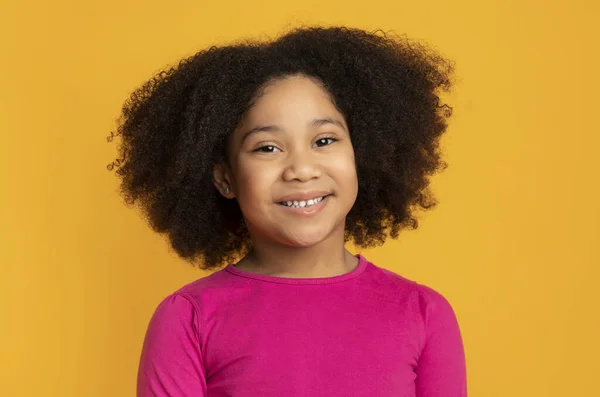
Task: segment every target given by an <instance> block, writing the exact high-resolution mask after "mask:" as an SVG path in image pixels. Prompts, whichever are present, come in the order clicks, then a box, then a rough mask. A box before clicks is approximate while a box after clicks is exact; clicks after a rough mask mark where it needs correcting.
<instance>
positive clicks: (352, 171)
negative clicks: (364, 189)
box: [328, 152, 358, 192]
mask: <svg viewBox="0 0 600 397" xmlns="http://www.w3.org/2000/svg"><path fill="white" fill-rule="evenodd" d="M331 160H332V161H331V162H330V163H329V165H328V168H329V170H330V172H331V174H332V175H333V176H334V178H335V179H336V180H337V183H338V184H339V185H340V186H343V188H344V189H345V190H346V191H348V192H351V191H354V190H358V179H357V175H356V163H355V161H354V153H353V152H349V153H344V155H343V156H336V157H332V159H331Z"/></svg>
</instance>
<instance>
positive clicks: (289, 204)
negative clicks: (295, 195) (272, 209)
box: [286, 201, 294, 207]
mask: <svg viewBox="0 0 600 397" xmlns="http://www.w3.org/2000/svg"><path fill="white" fill-rule="evenodd" d="M286 204H287V205H288V207H291V206H292V204H294V203H293V202H292V201H286Z"/></svg>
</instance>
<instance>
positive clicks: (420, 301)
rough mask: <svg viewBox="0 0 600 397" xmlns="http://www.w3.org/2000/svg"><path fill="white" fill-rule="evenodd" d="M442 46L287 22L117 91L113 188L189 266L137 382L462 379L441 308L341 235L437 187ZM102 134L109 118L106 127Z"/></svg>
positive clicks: (367, 392) (426, 386)
mask: <svg viewBox="0 0 600 397" xmlns="http://www.w3.org/2000/svg"><path fill="white" fill-rule="evenodd" d="M451 73H452V64H451V63H450V62H449V61H447V60H445V59H443V58H442V57H440V56H439V55H437V54H436V53H435V52H433V51H432V50H430V49H428V48H426V47H425V46H423V45H419V44H417V43H415V42H410V41H408V40H407V39H405V38H404V39H403V38H400V37H391V36H389V35H386V34H378V32H373V33H369V32H365V31H362V30H359V29H350V28H344V27H331V28H324V27H310V28H297V29H295V30H292V31H290V32H287V33H286V34H285V35H283V36H282V37H280V38H279V39H277V40H274V41H269V42H262V43H259V42H253V41H246V42H240V43H237V44H235V45H228V46H222V47H214V46H213V47H211V48H209V49H207V50H205V51H201V52H199V53H197V54H196V55H194V56H191V57H189V58H187V59H185V60H183V61H181V62H180V63H179V65H178V66H177V67H173V68H171V69H169V70H167V71H163V72H161V73H159V74H158V75H157V76H155V77H154V78H152V79H151V80H150V81H148V82H147V83H146V84H145V85H144V86H142V87H141V88H139V89H138V90H137V91H135V92H134V93H133V94H132V96H131V98H130V99H129V100H128V101H127V102H126V103H125V105H124V107H123V113H122V118H121V122H120V123H119V127H118V130H117V135H120V136H121V137H122V144H121V145H120V153H121V154H122V155H123V156H122V157H121V158H119V159H118V160H117V161H116V162H115V163H113V164H111V165H110V166H109V168H111V169H112V168H114V166H115V165H116V166H118V169H117V174H118V175H119V176H120V177H121V178H122V184H121V191H122V193H123V195H124V197H125V199H126V202H127V203H128V204H129V205H131V204H134V203H135V202H137V203H139V204H140V205H141V208H142V209H143V210H144V213H145V215H146V216H147V218H148V221H149V223H150V224H151V226H152V227H153V229H154V230H156V231H157V232H160V233H166V234H167V235H168V237H169V239H170V242H171V245H172V247H173V249H174V250H175V251H176V252H177V253H178V254H179V255H180V256H181V257H182V258H185V259H187V260H189V261H190V262H192V263H195V264H198V265H199V266H200V267H202V268H203V269H215V268H217V267H219V266H221V265H224V267H223V268H221V269H220V270H217V271H215V272H213V273H212V274H210V275H209V276H207V277H204V278H201V279H198V280H196V281H195V282H193V283H191V284H188V285H186V286H184V287H182V288H181V289H179V290H178V291H175V292H174V293H172V294H171V295H169V296H168V297H166V298H165V299H164V300H163V301H162V302H161V303H160V304H159V305H158V308H157V309H156V312H155V313H154V315H153V317H152V319H151V321H150V324H149V326H148V330H147V333H146V337H145V341H144V346H143V351H142V354H141V360H140V365H139V373H138V389H137V390H138V391H137V395H138V397H149V396H160V397H167V396H168V397H201V396H208V397H225V396H228V397H229V396H231V397H239V396H244V397H246V396H257V397H282V396H310V397H321V396H327V397H332V396H340V397H342V396H344V397H346V396H357V397H358V396H360V397H375V396H377V397H400V396H406V397H409V396H410V397H464V396H466V394H467V392H466V375H465V357H464V352H463V345H462V341H461V335H460V331H459V327H458V324H457V320H456V317H455V315H454V312H453V309H452V307H451V306H450V304H449V303H448V301H447V300H446V299H445V298H444V297H443V296H442V295H440V294H439V293H437V292H436V291H434V290H433V289H431V288H429V287H427V286H424V285H421V284H418V283H416V282H414V281H411V280H408V279H406V278H404V277H402V276H400V275H398V274H396V273H393V272H391V271H389V270H386V269H385V268H383V267H378V266H376V265H375V264H373V263H371V262H369V261H368V260H367V259H366V258H365V257H364V256H362V255H360V254H356V255H353V254H351V253H350V252H349V251H348V250H347V249H346V248H345V247H344V244H345V242H348V241H352V242H353V243H354V244H355V245H356V246H358V247H372V246H375V245H379V244H382V243H383V242H384V241H385V239H386V238H388V237H391V238H397V236H398V233H399V231H400V230H401V229H403V228H406V227H410V228H413V229H414V228H416V227H417V220H416V219H415V217H414V215H413V212H412V211H413V210H414V207H420V208H424V209H428V208H430V207H432V206H434V205H435V200H434V199H433V198H432V195H431V193H430V191H429V190H428V183H429V180H428V176H429V175H431V174H433V173H435V172H437V171H439V170H441V169H443V168H445V167H446V164H445V163H444V162H443V161H442V160H441V159H440V154H439V150H438V147H439V146H438V142H439V138H440V136H441V135H442V133H443V132H444V131H445V130H446V125H447V124H446V119H447V118H448V117H449V116H450V108H449V107H448V106H445V105H444V106H440V104H439V97H438V94H439V91H440V90H447V89H449V88H450V76H451ZM111 138H112V136H111Z"/></svg>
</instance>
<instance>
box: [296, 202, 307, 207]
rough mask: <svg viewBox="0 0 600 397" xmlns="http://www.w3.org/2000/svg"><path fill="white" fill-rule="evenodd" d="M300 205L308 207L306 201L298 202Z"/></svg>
mask: <svg viewBox="0 0 600 397" xmlns="http://www.w3.org/2000/svg"><path fill="white" fill-rule="evenodd" d="M298 205H299V206H300V207H306V201H299V202H298Z"/></svg>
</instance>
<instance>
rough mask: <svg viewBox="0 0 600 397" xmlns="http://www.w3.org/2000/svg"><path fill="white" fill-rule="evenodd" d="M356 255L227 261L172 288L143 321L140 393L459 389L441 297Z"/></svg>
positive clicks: (278, 395)
mask: <svg viewBox="0 0 600 397" xmlns="http://www.w3.org/2000/svg"><path fill="white" fill-rule="evenodd" d="M357 257H358V258H359V259H360V260H359V264H358V266H357V267H356V268H355V269H354V270H352V271H351V272H350V273H346V274H343V275H340V276H334V277H326V278H285V277H276V276H266V275H260V274H255V273H250V272H248V271H244V270H242V269H238V268H236V267H234V266H233V265H232V264H229V265H227V266H226V267H224V268H222V269H221V270H218V271H216V272H214V273H212V274H211V275H209V276H206V277H204V278H201V279H198V280H196V281H194V282H192V283H190V284H188V285H186V286H184V287H182V288H181V289H179V290H178V291H177V292H175V293H173V294H172V295H169V296H168V297H166V298H165V299H164V300H163V301H162V302H161V303H160V304H159V305H158V308H157V309H156V312H155V313H154V315H153V317H152V320H151V321H150V324H149V326H148V330H147V333H146V338H145V341H144V346H143V350H142V354H141V360H140V366H139V374H138V389H137V396H138V397H150V396H153V397H156V396H159V397H167V396H168V397H184V396H185V397H204V396H207V397H283V396H285V397H293V396H302V397H337V396H339V397H349V396H356V397H464V396H466V395H467V390H466V370H465V356H464V351H463V344H462V340H461V335H460V331H459V326H458V323H457V320H456V317H455V314H454V311H453V309H452V307H451V306H450V304H449V303H448V301H447V300H446V299H445V298H444V297H443V296H442V295H440V294H439V293H438V292H436V291H434V290H433V289H431V288H429V287H426V286H424V285H421V284H418V283H416V282H414V281H410V280H408V279H405V278H403V277H402V276H399V275H398V274H396V273H393V272H391V271H389V270H386V269H384V268H380V267H378V266H376V265H374V264H372V263H370V262H368V261H367V260H366V259H365V258H364V257H363V256H361V255H357Z"/></svg>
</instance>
